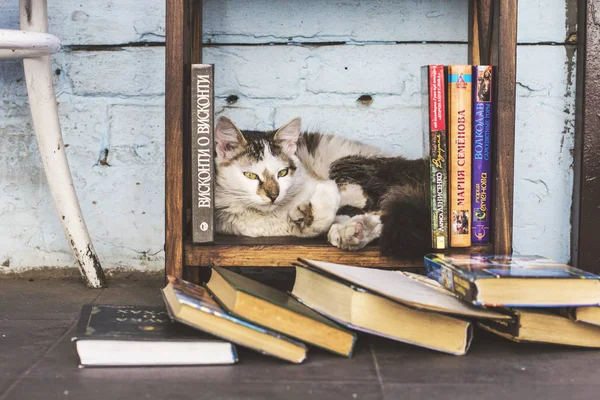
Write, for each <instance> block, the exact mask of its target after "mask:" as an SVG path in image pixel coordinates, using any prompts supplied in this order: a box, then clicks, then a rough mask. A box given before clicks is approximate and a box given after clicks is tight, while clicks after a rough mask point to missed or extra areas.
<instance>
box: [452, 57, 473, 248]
mask: <svg viewBox="0 0 600 400" xmlns="http://www.w3.org/2000/svg"><path fill="white" fill-rule="evenodd" d="M471 78H472V71H471V66H470V65H450V66H448V135H449V142H450V145H449V146H448V147H449V176H450V178H449V182H450V195H449V198H450V199H449V200H450V201H449V204H450V206H449V219H450V221H451V224H450V246H452V247H469V246H470V245H471V136H472V134H471V103H472V102H471V96H472V93H471Z"/></svg>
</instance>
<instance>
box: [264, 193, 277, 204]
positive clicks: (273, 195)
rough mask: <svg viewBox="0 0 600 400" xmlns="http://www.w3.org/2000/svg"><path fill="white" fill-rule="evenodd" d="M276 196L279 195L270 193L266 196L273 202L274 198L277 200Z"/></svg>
mask: <svg viewBox="0 0 600 400" xmlns="http://www.w3.org/2000/svg"><path fill="white" fill-rule="evenodd" d="M278 196H279V193H270V194H268V195H267V197H268V198H270V199H271V203H275V200H277V197H278Z"/></svg>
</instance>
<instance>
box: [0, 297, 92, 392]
mask: <svg viewBox="0 0 600 400" xmlns="http://www.w3.org/2000/svg"><path fill="white" fill-rule="evenodd" d="M103 291H104V289H101V290H99V293H98V295H97V296H96V297H95V298H94V300H92V303H94V302H95V301H96V300H97V299H98V298H99V297H100V295H101V294H102V292H103ZM76 324H77V317H75V318H74V319H73V320H72V321H71V324H69V326H67V329H66V330H65V332H64V333H63V334H62V335H60V337H59V338H58V339H57V340H56V341H55V342H54V343H52V344H51V345H50V346H49V347H48V348H47V349H46V351H44V353H43V354H42V355H41V356H40V358H38V359H37V360H36V361H35V362H34V363H33V364H32V365H31V366H30V367H29V368H27V369H26V370H25V371H23V372H22V373H21V374H20V375H19V376H18V377H17V379H15V381H14V382H13V383H11V384H10V385H9V386H8V387H7V388H6V390H5V391H4V392H3V393H0V400H6V398H7V396H8V395H9V394H10V392H11V391H12V390H13V389H14V388H15V387H16V386H17V385H18V384H19V383H20V382H21V381H22V380H23V378H25V376H27V375H29V373H30V372H31V371H32V370H33V369H34V368H35V367H37V366H38V364H39V363H40V362H41V361H42V360H43V359H44V358H45V357H46V355H48V354H49V353H50V352H51V351H52V350H54V348H55V347H56V346H58V345H59V343H60V342H61V341H62V340H63V339H64V337H65V336H66V335H67V334H68V333H69V332H71V329H73V327H74V326H75V325H76Z"/></svg>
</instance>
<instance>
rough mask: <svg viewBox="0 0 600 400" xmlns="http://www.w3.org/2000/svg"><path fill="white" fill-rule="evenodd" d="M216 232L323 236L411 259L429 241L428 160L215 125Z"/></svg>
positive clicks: (297, 128) (289, 127)
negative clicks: (376, 246)
mask: <svg viewBox="0 0 600 400" xmlns="http://www.w3.org/2000/svg"><path fill="white" fill-rule="evenodd" d="M215 153H216V157H215V162H216V170H217V174H216V175H217V178H216V185H215V205H216V212H215V217H216V229H217V232H219V233H225V234H234V235H242V236H251V237H258V236H297V237H317V236H321V235H325V234H326V235H327V239H328V241H329V243H331V244H332V245H334V246H336V247H338V248H341V249H344V250H358V249H361V248H363V247H364V246H366V245H367V244H369V243H371V242H372V241H374V240H376V239H379V245H380V248H381V251H382V254H384V255H395V256H410V255H413V256H416V255H422V254H424V253H425V252H426V251H427V250H428V247H429V244H430V227H431V222H430V215H429V209H428V196H429V192H428V190H429V183H428V182H429V181H428V175H427V166H428V164H427V160H425V159H417V160H408V159H406V158H404V157H401V156H395V155H392V154H389V153H387V152H385V151H383V150H381V149H378V148H377V147H374V146H370V145H366V144H363V143H360V142H358V141H354V140H350V139H346V138H343V137H340V136H335V135H326V134H321V133H311V132H306V133H302V131H301V120H300V118H294V119H292V120H291V121H289V122H288V123H286V124H284V125H283V126H282V127H280V128H279V129H277V130H276V131H271V132H265V131H248V130H245V131H242V130H240V129H239V128H238V127H237V126H236V125H235V124H234V123H233V122H232V121H231V120H229V119H228V118H226V117H223V116H222V117H220V118H219V119H218V121H217V124H216V127H215Z"/></svg>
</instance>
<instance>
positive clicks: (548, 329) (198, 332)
mask: <svg viewBox="0 0 600 400" xmlns="http://www.w3.org/2000/svg"><path fill="white" fill-rule="evenodd" d="M294 267H295V269H296V279H295V282H294V286H293V289H292V290H291V292H289V293H287V292H283V291H280V290H277V289H274V288H272V287H270V286H267V285H265V284H262V283H260V282H257V281H255V280H252V279H249V278H247V277H244V276H242V275H240V274H237V273H234V272H232V271H231V270H228V269H224V268H219V267H212V273H211V277H210V279H209V280H208V281H207V282H206V283H205V284H204V285H203V286H199V285H196V284H193V283H190V282H186V281H183V280H181V279H177V278H174V277H168V284H167V285H166V287H164V288H163V289H162V294H163V298H164V303H165V306H164V307H135V306H108V305H86V306H84V307H83V309H82V315H81V318H80V322H79V327H78V330H77V334H76V336H75V337H74V340H75V341H76V343H77V350H78V353H79V355H80V359H81V365H84V366H93V365H96V366H98V365H102V366H107V365H190V364H193V365H200V364H232V363H235V362H236V361H237V352H236V345H239V346H243V347H247V348H250V349H253V350H256V351H258V352H261V353H264V354H267V355H271V356H275V357H278V358H280V359H283V360H286V361H290V362H292V363H301V362H302V361H304V360H305V359H306V357H307V351H308V348H309V347H308V346H314V347H319V348H321V349H325V350H327V351H329V352H331V353H333V354H337V355H341V356H344V357H351V356H352V352H353V349H354V345H355V343H356V340H357V335H356V332H357V331H360V332H364V333H367V334H374V335H379V336H383V337H386V338H389V339H392V340H396V341H399V342H404V343H408V344H412V345H417V346H421V347H425V348H428V349H432V350H436V351H440V352H444V353H448V354H453V355H464V354H466V353H467V351H468V349H469V346H470V344H471V341H472V338H473V335H474V326H479V327H481V328H483V329H485V330H488V331H491V332H493V333H495V334H498V335H500V336H503V337H506V338H508V339H511V340H514V341H534V342H546V343H554V344H563V345H571V346H582V347H600V307H598V306H599V305H600V277H599V276H596V275H593V274H590V273H587V272H584V271H581V270H578V269H576V268H572V267H569V266H567V265H564V264H560V263H557V262H554V261H552V260H549V259H546V258H543V257H538V256H516V255H515V256H490V255H443V254H428V255H427V256H426V257H425V271H426V272H427V276H425V275H417V274H412V273H408V272H401V271H389V270H380V269H374V268H361V267H353V266H348V265H340V264H333V263H329V262H324V261H317V260H306V259H299V260H298V262H297V263H295V264H294Z"/></svg>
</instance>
